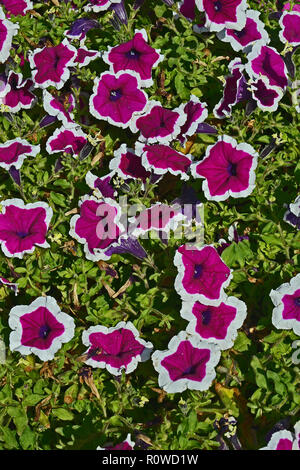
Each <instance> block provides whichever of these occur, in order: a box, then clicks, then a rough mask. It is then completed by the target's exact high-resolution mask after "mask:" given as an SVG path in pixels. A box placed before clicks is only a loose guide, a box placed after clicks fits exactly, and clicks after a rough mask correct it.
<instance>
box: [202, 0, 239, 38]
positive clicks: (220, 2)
mask: <svg viewBox="0 0 300 470" xmlns="http://www.w3.org/2000/svg"><path fill="white" fill-rule="evenodd" d="M196 5H197V7H198V9H199V10H200V11H204V12H205V16H206V22H205V28H208V29H209V31H221V30H222V29H224V28H234V29H236V30H238V31H240V30H241V29H243V28H244V26H245V24H246V9H247V1H246V0H231V1H228V0H196Z"/></svg>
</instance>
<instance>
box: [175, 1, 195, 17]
mask: <svg viewBox="0 0 300 470" xmlns="http://www.w3.org/2000/svg"><path fill="white" fill-rule="evenodd" d="M178 8H179V11H180V13H181V14H182V15H183V16H185V17H186V19H188V20H189V21H194V20H195V18H196V11H195V10H196V1H195V0H181V1H180V2H179V3H178Z"/></svg>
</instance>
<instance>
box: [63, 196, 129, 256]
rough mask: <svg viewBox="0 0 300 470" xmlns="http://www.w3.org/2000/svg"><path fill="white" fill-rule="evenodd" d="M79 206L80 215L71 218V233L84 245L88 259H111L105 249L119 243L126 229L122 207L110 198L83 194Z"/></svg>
mask: <svg viewBox="0 0 300 470" xmlns="http://www.w3.org/2000/svg"><path fill="white" fill-rule="evenodd" d="M79 206H80V215H78V214H76V215H74V216H73V217H72V218H71V220H70V227H71V228H70V232H69V234H70V235H71V237H73V238H75V239H76V240H78V241H79V243H82V244H83V245H84V252H85V255H86V258H87V259H89V260H91V261H99V260H106V259H109V256H107V255H106V254H105V251H106V250H107V249H108V248H110V247H112V246H115V245H117V244H118V240H119V236H120V235H121V233H123V231H124V227H123V225H122V224H121V222H120V218H121V207H120V206H119V205H118V204H117V203H116V202H115V201H113V200H112V199H110V198H103V199H102V200H99V199H98V198H96V197H94V196H83V197H82V198H81V200H80V203H79Z"/></svg>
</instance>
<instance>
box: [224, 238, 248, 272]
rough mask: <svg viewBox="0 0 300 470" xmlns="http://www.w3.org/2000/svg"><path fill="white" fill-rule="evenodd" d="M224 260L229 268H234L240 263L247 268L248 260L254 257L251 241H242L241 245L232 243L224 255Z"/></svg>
mask: <svg viewBox="0 0 300 470" xmlns="http://www.w3.org/2000/svg"><path fill="white" fill-rule="evenodd" d="M221 256H222V259H223V261H224V263H226V264H227V266H234V265H235V264H236V263H238V264H239V265H240V266H241V267H243V266H245V262H246V260H248V259H250V258H252V257H253V253H252V251H251V248H250V243H249V240H242V241H241V242H239V243H235V242H232V243H231V245H230V246H228V247H227V248H225V250H224V251H223V253H222V255H221Z"/></svg>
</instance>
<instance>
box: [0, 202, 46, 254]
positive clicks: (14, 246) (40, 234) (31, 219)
mask: <svg viewBox="0 0 300 470" xmlns="http://www.w3.org/2000/svg"><path fill="white" fill-rule="evenodd" d="M0 205H1V206H2V213H1V214H0V243H1V249H2V251H3V253H4V254H5V256H8V257H9V258H11V257H15V258H23V256H24V254H25V253H33V251H34V249H35V245H36V246H40V247H42V248H49V246H50V245H49V244H48V243H47V242H46V233H47V230H48V227H49V224H50V221H51V218H52V215H53V212H52V209H51V207H49V206H48V204H46V203H45V202H41V201H38V202H34V203H33V204H25V203H24V202H23V201H22V199H6V200H5V201H0Z"/></svg>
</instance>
